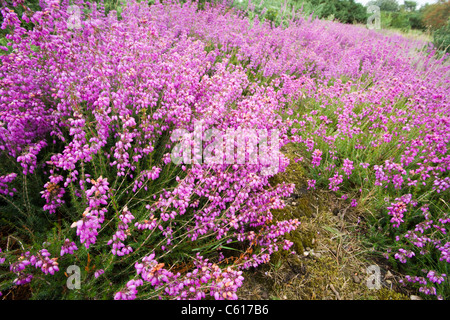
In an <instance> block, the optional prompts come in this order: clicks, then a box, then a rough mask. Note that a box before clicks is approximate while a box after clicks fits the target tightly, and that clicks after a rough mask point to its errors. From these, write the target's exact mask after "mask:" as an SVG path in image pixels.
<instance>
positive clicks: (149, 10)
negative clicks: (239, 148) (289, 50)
mask: <svg viewBox="0 0 450 320" xmlns="http://www.w3.org/2000/svg"><path fill="white" fill-rule="evenodd" d="M66 5H67V3H59V2H57V1H50V2H47V3H46V4H45V6H44V7H43V8H42V11H37V12H32V11H27V12H26V14H25V15H24V16H23V17H22V19H24V20H27V19H29V20H30V21H31V22H32V23H34V25H35V27H34V28H33V29H31V30H26V29H24V28H23V27H21V25H20V18H19V17H18V16H17V15H16V14H15V13H14V11H12V10H9V9H7V8H3V10H2V12H3V14H4V17H5V19H4V25H7V26H8V27H10V28H11V30H12V33H11V34H10V35H7V38H8V39H9V40H10V41H11V44H10V46H11V47H12V50H11V51H10V48H4V50H5V51H6V50H8V53H7V54H6V55H4V56H2V66H1V69H0V73H1V76H0V78H1V81H2V89H1V96H2V98H1V103H2V108H1V111H0V119H1V125H2V126H1V138H0V146H1V150H2V153H1V158H2V163H5V164H8V165H2V166H1V170H2V172H1V173H0V186H1V189H0V190H1V198H2V202H1V203H0V205H1V206H2V212H4V213H2V219H3V221H5V222H6V223H5V224H2V229H3V228H4V231H6V232H7V233H8V236H7V237H5V239H2V243H1V246H2V249H3V252H2V253H1V254H2V262H3V264H2V269H3V271H4V272H3V276H2V289H3V290H5V289H8V288H9V287H10V286H11V285H13V284H15V285H23V284H26V283H30V286H31V288H32V291H33V292H34V295H33V298H36V299H39V298H113V297H114V298H116V299H134V298H135V297H136V295H137V294H138V290H139V297H140V298H157V297H159V298H164V299H166V298H168V299H173V298H182V299H186V298H197V299H201V298H206V297H210V298H215V299H236V298H237V296H236V290H237V288H239V287H240V285H241V284H242V280H243V278H242V276H241V273H242V270H243V269H246V268H250V267H256V266H257V265H259V264H261V263H264V262H267V261H268V259H269V257H270V255H271V253H272V252H274V251H277V250H279V249H288V248H289V247H290V245H291V244H290V243H289V241H286V240H284V239H283V237H282V236H283V234H284V233H287V232H290V231H291V230H294V229H295V228H296V227H297V226H298V221H296V220H289V221H273V220H272V216H271V212H270V210H271V209H272V208H282V207H283V202H282V200H281V197H283V196H287V195H289V193H290V191H291V190H292V187H293V186H291V185H285V184H281V185H276V186H271V185H270V184H269V183H268V179H269V178H270V175H264V174H261V170H262V169H263V168H264V164H261V163H256V164H253V165H243V164H233V165H229V164H224V165H221V164H217V165H211V164H206V163H201V162H200V163H195V162H194V163H189V161H187V162H185V164H179V165H176V164H174V163H173V161H172V157H173V154H172V153H171V152H172V147H173V145H174V144H176V143H177V141H176V140H174V136H173V133H174V131H175V130H176V129H178V130H180V129H184V130H186V131H188V132H191V134H192V132H194V129H195V128H194V123H195V122H196V121H199V122H200V123H202V124H203V127H202V128H201V130H203V132H202V131H200V134H202V133H203V134H206V130H207V129H208V128H218V129H223V130H225V129H227V128H230V127H231V128H236V129H237V128H240V127H242V128H249V129H250V128H251V129H265V130H277V131H279V132H280V134H281V138H283V135H285V132H286V128H285V127H284V125H283V123H282V122H281V121H280V120H279V116H278V115H277V113H276V112H274V111H275V110H276V109H271V108H269V107H268V106H269V103H270V102H271V100H273V95H274V94H275V92H274V91H273V90H270V88H269V89H265V88H261V87H258V86H255V85H252V84H250V83H249V81H248V79H247V75H246V74H245V72H243V70H242V67H240V66H239V65H237V66H234V65H230V64H228V63H227V59H226V57H222V59H221V60H222V61H221V62H219V61H218V57H219V55H218V52H217V51H210V52H207V50H205V47H206V42H202V41H199V40H195V39H194V38H192V37H188V36H187V35H188V34H187V31H188V30H183V31H180V32H178V31H177V30H173V29H172V28H170V27H169V26H162V25H158V24H157V23H156V22H155V18H156V17H157V15H158V17H160V16H159V14H161V13H162V12H165V14H171V12H172V13H173V12H175V13H177V10H181V9H182V8H181V6H180V5H172V6H167V7H165V6H163V5H162V4H155V5H154V6H151V7H149V6H148V5H146V4H144V3H141V4H138V3H133V2H128V3H127V6H126V8H124V10H123V12H122V19H121V20H118V19H117V16H116V15H115V14H114V12H113V11H111V12H110V14H109V15H108V16H105V14H104V11H103V8H102V6H101V5H100V6H98V7H97V5H96V4H95V3H93V4H88V3H83V2H82V1H80V2H78V3H77V5H78V6H82V7H83V8H88V9H89V13H88V14H85V15H82V16H81V18H80V21H79V22H80V23H81V26H79V27H76V24H75V22H73V21H72V20H70V19H68V13H67V10H64V9H65V6H66ZM190 8H191V10H192V11H191V13H195V11H196V10H195V8H194V7H193V6H191V7H190ZM83 12H84V11H83ZM180 13H181V12H178V14H180ZM69 18H70V17H69ZM67 21H72V22H73V24H74V25H73V28H68V23H67ZM166 21H167V20H166ZM32 46H33V47H32ZM34 47H36V48H34ZM33 48H34V49H33ZM271 107H274V105H273V104H272V105H271ZM229 139H231V137H230V138H229ZM281 143H283V139H281ZM203 147H204V148H207V147H208V144H205V145H204V146H203ZM277 161H278V159H277ZM286 165H287V162H286V161H284V160H283V157H282V158H280V163H279V168H280V169H281V170H283V168H284V167H285V166H286ZM4 231H3V230H2V232H4ZM4 240H5V241H4ZM3 259H6V260H3ZM70 266H75V267H71V268H72V269H73V268H77V267H78V268H80V272H81V276H80V279H81V285H80V288H79V289H77V288H75V290H69V289H70V288H69V289H68V288H67V287H66V276H65V274H64V272H65V271H66V270H72V269H70V268H69V267H70ZM68 268H69V269H68ZM7 269H8V270H9V271H10V272H6V270H7ZM49 283H50V284H49ZM72 289H73V288H72Z"/></svg>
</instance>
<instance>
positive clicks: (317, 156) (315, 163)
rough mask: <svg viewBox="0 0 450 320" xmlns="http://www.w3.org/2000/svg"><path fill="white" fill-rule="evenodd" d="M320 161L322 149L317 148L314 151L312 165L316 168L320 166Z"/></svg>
mask: <svg viewBox="0 0 450 320" xmlns="http://www.w3.org/2000/svg"><path fill="white" fill-rule="evenodd" d="M320 161H322V151H321V150H319V149H316V150H314V152H313V153H312V160H311V165H312V167H313V168H314V167H318V166H320Z"/></svg>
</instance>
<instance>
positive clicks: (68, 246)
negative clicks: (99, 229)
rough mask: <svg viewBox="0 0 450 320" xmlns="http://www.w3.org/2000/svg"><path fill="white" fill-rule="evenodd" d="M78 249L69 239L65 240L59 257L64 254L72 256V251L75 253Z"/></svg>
mask: <svg viewBox="0 0 450 320" xmlns="http://www.w3.org/2000/svg"><path fill="white" fill-rule="evenodd" d="M77 250H78V248H77V246H76V244H75V242H71V241H70V240H69V239H66V240H65V241H64V244H63V245H62V246H61V253H60V255H61V256H63V255H65V254H73V253H74V251H77Z"/></svg>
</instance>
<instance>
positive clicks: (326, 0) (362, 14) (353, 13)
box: [311, 0, 367, 23]
mask: <svg viewBox="0 0 450 320" xmlns="http://www.w3.org/2000/svg"><path fill="white" fill-rule="evenodd" d="M311 4H312V5H313V6H314V7H318V6H321V5H322V6H323V9H322V10H321V12H320V13H319V14H318V16H319V18H328V17H330V16H333V17H334V18H335V19H336V20H338V21H340V22H342V23H354V22H359V23H364V22H366V20H367V13H366V9H365V8H364V6H363V5H362V4H360V3H356V2H355V1H354V0H312V1H311Z"/></svg>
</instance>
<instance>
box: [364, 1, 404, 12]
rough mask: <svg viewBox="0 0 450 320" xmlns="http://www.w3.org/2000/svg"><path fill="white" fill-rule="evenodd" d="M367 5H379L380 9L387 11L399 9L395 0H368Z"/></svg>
mask: <svg viewBox="0 0 450 320" xmlns="http://www.w3.org/2000/svg"><path fill="white" fill-rule="evenodd" d="M368 5H375V6H378V7H380V10H381V11H389V12H395V11H399V5H398V2H397V1H396V0H375V1H370V2H369V3H368Z"/></svg>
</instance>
